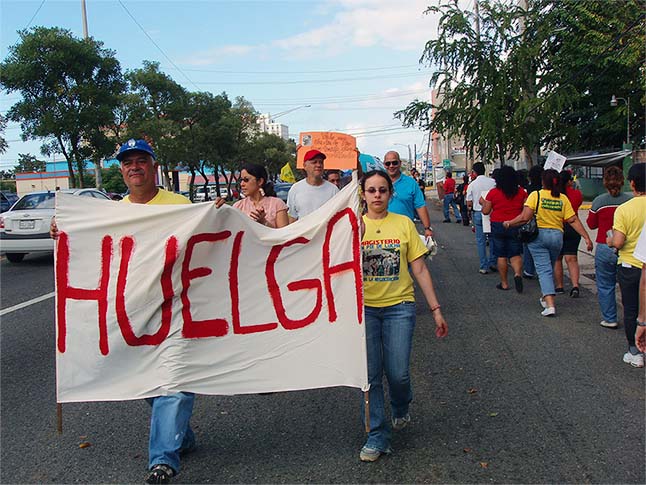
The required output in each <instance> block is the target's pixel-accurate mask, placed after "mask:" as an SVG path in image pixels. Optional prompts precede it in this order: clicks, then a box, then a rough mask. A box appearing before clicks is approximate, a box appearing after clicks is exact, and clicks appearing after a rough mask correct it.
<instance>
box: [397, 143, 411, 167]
mask: <svg viewBox="0 0 646 485" xmlns="http://www.w3.org/2000/svg"><path fill="white" fill-rule="evenodd" d="M393 145H399V146H402V147H407V148H408V165H409V166H410V164H411V151H410V145H405V144H403V143H393ZM409 168H410V167H409Z"/></svg>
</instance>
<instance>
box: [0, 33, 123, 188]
mask: <svg viewBox="0 0 646 485" xmlns="http://www.w3.org/2000/svg"><path fill="white" fill-rule="evenodd" d="M19 35H20V41H19V42H18V43H17V44H16V45H14V46H12V47H10V48H9V55H8V56H7V58H6V59H5V61H4V62H3V63H2V64H0V84H1V85H2V86H3V88H4V89H6V90H7V91H19V92H20V94H21V98H22V99H21V100H20V101H18V102H17V103H16V104H14V105H13V106H12V107H11V108H10V110H9V112H8V113H7V118H8V119H9V120H12V121H16V122H20V124H21V128H22V138H23V139H24V140H30V139H43V140H44V141H45V143H44V145H43V149H42V151H43V153H54V152H57V153H61V154H63V156H64V157H65V159H66V160H67V164H68V171H69V174H70V183H71V184H72V185H75V183H76V182H75V180H76V177H75V176H74V171H75V169H76V171H77V172H78V173H79V174H81V176H80V177H79V183H80V184H83V180H84V177H83V176H82V174H83V171H84V162H85V160H86V159H87V158H88V157H89V156H92V154H93V152H100V151H102V150H104V149H105V148H102V147H100V146H94V145H93V143H94V141H95V140H96V139H97V137H96V136H95V133H96V132H97V130H99V129H100V128H101V127H103V126H106V125H108V124H109V123H110V122H111V121H112V118H113V109H114V108H115V106H116V105H117V102H118V95H119V94H120V93H121V92H122V91H123V90H124V88H125V84H124V82H123V76H122V74H121V69H120V66H119V62H118V61H117V60H116V58H115V57H114V53H113V52H112V51H110V50H107V49H104V48H103V43H102V42H99V41H96V40H94V39H91V38H90V39H88V40H80V39H77V38H75V37H74V36H73V35H72V33H71V32H70V31H68V30H64V29H60V28H45V27H35V28H33V29H31V30H29V31H27V30H24V31H21V32H19ZM81 186H83V185H81Z"/></svg>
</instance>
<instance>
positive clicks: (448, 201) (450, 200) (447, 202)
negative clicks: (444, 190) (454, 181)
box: [444, 194, 462, 222]
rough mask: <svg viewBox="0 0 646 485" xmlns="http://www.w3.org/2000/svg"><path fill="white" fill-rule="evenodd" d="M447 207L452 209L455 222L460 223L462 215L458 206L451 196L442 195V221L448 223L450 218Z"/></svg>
mask: <svg viewBox="0 0 646 485" xmlns="http://www.w3.org/2000/svg"><path fill="white" fill-rule="evenodd" d="M449 206H451V207H453V214H454V215H455V220H456V221H457V222H462V215H461V213H460V208H459V207H458V204H456V203H455V200H453V194H444V220H445V221H450V220H451V217H450V215H449Z"/></svg>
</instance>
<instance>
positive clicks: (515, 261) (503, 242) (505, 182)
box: [480, 165, 527, 293]
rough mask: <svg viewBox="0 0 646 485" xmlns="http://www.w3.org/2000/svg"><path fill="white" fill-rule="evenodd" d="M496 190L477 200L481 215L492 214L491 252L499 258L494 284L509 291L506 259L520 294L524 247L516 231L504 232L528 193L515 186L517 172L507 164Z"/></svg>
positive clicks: (501, 171) (499, 174) (520, 209)
mask: <svg viewBox="0 0 646 485" xmlns="http://www.w3.org/2000/svg"><path fill="white" fill-rule="evenodd" d="M495 180H496V187H495V188H493V189H491V190H490V191H489V192H488V193H487V196H486V197H485V198H484V199H483V198H482V197H481V198H480V203H481V204H482V213H483V214H491V234H492V236H493V237H492V238H491V240H492V241H493V253H494V254H495V255H496V257H497V258H498V273H499V274H500V283H498V284H497V285H496V288H498V289H499V290H508V289H509V284H508V282H507V259H509V261H510V263H511V267H512V268H513V270H514V286H515V287H516V291H517V292H518V293H522V292H523V278H522V275H521V273H522V271H523V258H522V256H521V255H522V254H523V245H522V244H521V242H520V240H519V239H518V228H517V227H510V228H508V229H505V228H504V227H503V225H502V223H503V222H504V221H509V220H511V219H513V218H515V217H516V216H518V215H519V214H520V213H521V212H522V211H523V204H524V203H525V199H527V192H526V191H525V189H523V188H522V187H520V186H519V185H518V178H517V177H516V170H514V168H513V167H510V166H509V165H504V166H503V167H502V168H501V169H500V170H499V171H498V173H497V174H496V177H495Z"/></svg>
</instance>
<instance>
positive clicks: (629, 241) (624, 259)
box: [612, 197, 646, 269]
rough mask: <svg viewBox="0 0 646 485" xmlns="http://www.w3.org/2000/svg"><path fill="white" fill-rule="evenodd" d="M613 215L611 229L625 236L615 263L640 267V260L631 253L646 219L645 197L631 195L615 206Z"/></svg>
mask: <svg viewBox="0 0 646 485" xmlns="http://www.w3.org/2000/svg"><path fill="white" fill-rule="evenodd" d="M614 217H615V218H614V221H613V223H612V229H613V230H616V231H621V232H622V233H624V235H625V236H626V242H625V243H624V246H623V247H622V248H621V249H620V250H619V258H618V259H617V264H622V263H623V264H629V265H631V266H632V267H634V268H640V269H641V267H642V262H641V261H639V260H638V259H637V258H636V257H635V256H634V255H633V253H634V252H635V248H636V247H637V240H638V239H639V235H640V234H641V231H642V228H643V227H644V221H645V220H646V197H633V198H632V199H630V200H629V201H627V202H624V203H623V204H621V205H620V206H619V207H617V210H616V211H615V216H614Z"/></svg>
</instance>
